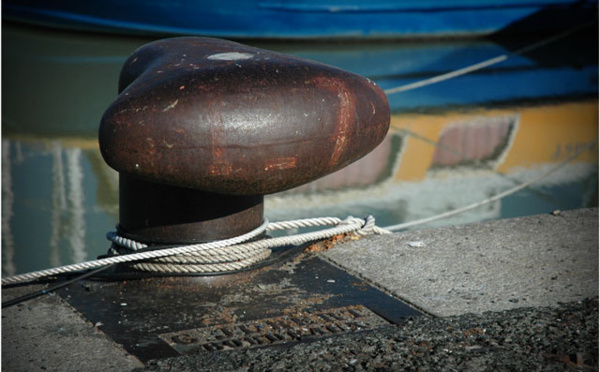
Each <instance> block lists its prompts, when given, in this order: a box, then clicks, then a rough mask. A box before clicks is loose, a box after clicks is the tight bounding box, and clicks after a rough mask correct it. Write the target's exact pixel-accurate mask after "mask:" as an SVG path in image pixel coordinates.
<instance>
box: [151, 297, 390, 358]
mask: <svg viewBox="0 0 600 372" xmlns="http://www.w3.org/2000/svg"><path fill="white" fill-rule="evenodd" d="M388 324H389V323H388V322H387V321H386V320H385V319H383V318H381V317H380V316H378V315H376V314H375V313H373V312H372V311H370V310H369V309H367V308H365V307H364V306H361V305H355V306H346V307H342V308H335V309H327V310H325V311H314V312H312V311H310V312H299V313H295V314H293V315H289V316H279V317H273V318H266V319H260V320H254V321H247V322H239V323H237V324H235V325H217V326H211V327H202V328H195V329H189V330H185V331H180V332H172V333H165V334H161V335H159V337H160V338H161V339H162V340H163V341H165V342H166V343H168V344H169V345H170V346H171V347H172V348H173V349H175V350H177V351H178V352H179V353H181V354H195V353H198V352H203V351H217V350H228V349H238V348H251V347H260V346H270V345H276V344H283V343H290V342H297V341H301V340H302V341H306V340H310V339H312V338H317V337H324V336H330V335H334V334H341V333H347V332H355V331H361V330H369V329H374V328H377V327H380V326H385V325H388Z"/></svg>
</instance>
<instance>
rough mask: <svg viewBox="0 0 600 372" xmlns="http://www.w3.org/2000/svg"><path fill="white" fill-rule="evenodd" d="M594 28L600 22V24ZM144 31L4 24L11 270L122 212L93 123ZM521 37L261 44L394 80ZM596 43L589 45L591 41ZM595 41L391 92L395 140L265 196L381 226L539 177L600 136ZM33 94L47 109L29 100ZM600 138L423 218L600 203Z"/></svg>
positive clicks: (88, 243) (100, 242)
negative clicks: (124, 33)
mask: <svg viewBox="0 0 600 372" xmlns="http://www.w3.org/2000/svg"><path fill="white" fill-rule="evenodd" d="M596 36H597V35H596ZM147 41H149V40H148V39H139V38H117V37H104V36H100V35H86V34H68V33H62V32H46V31H44V32H41V31H40V30H38V29H27V28H8V29H7V31H6V32H5V33H3V57H2V58H3V66H2V68H3V72H4V74H3V77H4V79H3V80H2V86H3V93H4V94H3V111H2V115H3V117H2V125H3V128H2V129H3V140H2V243H3V247H2V253H3V256H2V272H3V275H13V274H16V273H22V272H27V271H32V270H39V269H44V268H47V267H50V266H58V265H61V264H68V263H72V262H80V261H83V260H86V259H90V258H93V257H95V256H97V255H100V254H104V253H105V252H106V250H107V248H108V245H109V244H108V243H107V241H106V240H105V238H104V235H105V233H106V231H108V230H112V229H114V226H115V224H116V223H117V222H118V175H117V173H116V172H114V171H113V170H111V169H110V168H109V167H108V166H107V165H106V164H105V163H104V161H103V160H102V157H101V155H100V152H99V149H98V144H97V139H96V135H97V134H96V133H97V127H98V123H99V121H100V117H101V115H102V113H103V111H104V109H105V108H106V107H107V106H108V105H109V104H110V102H111V101H112V100H113V99H114V98H115V97H116V86H117V80H118V74H119V69H120V67H121V64H122V63H123V62H124V60H125V59H126V58H127V56H128V55H129V53H131V52H132V51H133V50H134V49H135V48H136V47H138V46H140V45H142V44H144V43H145V42H147ZM510 44H511V43H507V42H504V43H503V42H492V41H489V40H468V41H457V42H452V43H450V42H432V43H421V44H417V43H380V44H377V43H376V44H356V45H354V44H339V45H338V44H334V45H324V44H322V45H312V44H310V45H309V44H298V45H289V44H283V43H276V44H272V45H270V44H269V45H262V47H268V48H270V49H275V50H279V51H283V52H286V53H290V54H295V55H299V56H303V57H307V58H312V59H316V60H320V61H323V62H326V63H330V64H333V65H337V66H340V67H342V68H345V69H348V70H351V71H354V72H357V73H360V74H363V75H367V76H369V77H370V78H372V79H373V80H374V81H376V82H377V83H379V84H380V85H381V86H382V87H384V88H388V87H393V86H398V85H402V84H406V83H411V82H414V81H416V80H420V79H423V78H427V77H430V76H433V75H436V74H439V73H443V72H447V71H449V70H452V69H456V68H460V67H464V66H466V65H469V64H473V63H475V62H478V61H481V60H485V59H488V58H491V57H494V56H495V55H499V54H504V53H507V51H509V50H511V46H510ZM590 45H591V47H590ZM595 48H597V39H596V40H592V44H590V43H589V42H588V41H586V40H585V39H584V38H580V37H577V38H575V39H574V40H570V41H565V42H564V43H561V44H560V45H554V46H553V47H552V48H549V49H547V50H546V52H545V53H544V54H543V57H544V58H539V54H538V55H535V56H533V57H528V56H518V57H515V58H514V59H509V60H508V61H506V63H503V64H499V65H498V66H496V67H495V68H493V69H488V70H485V71H481V72H478V73H476V74H473V75H470V76H465V77H462V78H460V79H456V80H453V81H448V82H445V83H443V84H439V85H435V86H430V87H427V88H423V89H422V90H416V91H412V92H404V93H402V94H398V95H394V96H392V97H391V99H390V103H391V105H392V110H393V111H394V115H393V116H392V123H391V129H390V133H389V135H388V136H387V138H386V139H385V140H384V142H383V143H382V144H381V145H380V146H379V147H378V148H377V149H375V151H373V152H372V153H371V154H369V155H367V156H366V157H365V158H363V159H361V160H360V161H359V162H357V163H355V164H352V165H350V166H348V167H347V168H345V169H343V170H341V171H338V172H336V173H334V174H332V175H329V176H327V177H324V178H322V179H319V180H316V181H314V182H312V183H310V184H308V185H303V186H301V187H298V188H296V189H293V190H288V191H285V192H282V193H278V194H275V195H271V196H268V197H267V198H266V215H267V217H268V218H269V219H270V220H272V221H276V220H287V219H293V218H301V217H319V216H337V217H345V216H347V215H355V216H361V217H362V216H365V215H368V214H372V215H374V216H375V218H376V219H377V224H378V225H379V226H388V225H393V224H398V223H402V222H407V221H412V220H416V219H420V218H424V217H429V216H432V215H436V214H439V213H442V212H446V211H449V210H452V209H455V208H459V207H463V206H465V205H468V204H471V203H474V202H479V201H481V200H485V199H487V198H489V197H491V196H493V195H496V194H498V193H500V192H503V191H505V190H507V189H509V188H511V187H514V186H515V185H518V184H520V183H522V182H525V181H528V180H530V179H532V178H534V177H537V176H539V175H541V174H543V173H544V172H546V171H547V170H548V169H550V168H552V167H554V166H556V165H558V164H560V163H561V162H563V161H565V159H567V158H568V157H569V156H571V155H572V154H573V153H575V152H577V151H578V150H579V149H581V148H583V147H584V146H587V145H589V144H590V143H594V142H595V141H596V140H597V138H598V100H597V91H598V85H597V81H598V75H597V74H598V72H597V71H598V62H597V56H598V53H597V49H595ZM31 107H35V109H31ZM597 177H598V147H597V146H595V147H594V148H593V149H592V150H589V151H586V152H585V153H583V154H582V155H581V156H579V157H578V158H577V159H576V160H575V161H573V162H571V163H569V164H568V165H566V166H565V167H563V168H562V169H561V170H560V171H558V172H556V173H554V174H552V175H551V176H549V177H547V178H545V179H543V180H542V181H541V182H539V183H536V184H535V185H533V186H531V187H529V188H527V189H526V190H522V191H520V192H519V193H517V194H515V195H512V196H510V197H507V198H505V199H502V200H500V201H496V202H494V203H491V204H488V205H486V206H484V207H481V208H479V209H476V210H472V211H469V212H467V213H465V214H462V215H459V216H455V217H453V218H450V219H447V220H442V221H438V222H436V223H432V224H429V225H427V226H439V225H444V224H457V223H465V222H474V221H482V220H487V219H494V218H506V217H513V216H521V215H530V214H535V213H547V212H550V211H552V210H554V209H574V208H581V207H588V206H595V205H597V204H598V198H597V194H598V179H597Z"/></svg>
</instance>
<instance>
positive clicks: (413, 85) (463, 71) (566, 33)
mask: <svg viewBox="0 0 600 372" xmlns="http://www.w3.org/2000/svg"><path fill="white" fill-rule="evenodd" d="M593 23H596V21H590V22H587V23H585V24H583V25H580V26H577V27H574V28H572V29H570V30H567V31H564V32H561V33H560V34H557V35H553V36H551V37H549V38H546V39H543V40H541V41H538V42H535V43H533V44H531V45H528V46H526V47H523V48H521V49H518V50H516V51H514V52H512V53H506V54H502V55H500V56H497V57H494V58H490V59H487V60H485V61H482V62H479V63H475V64H473V65H470V66H467V67H463V68H461V69H458V70H455V71H451V72H447V73H445V74H441V75H438V76H434V77H431V78H428V79H425V80H421V81H417V82H414V83H410V84H406V85H401V86H399V87H396V88H390V89H385V90H384V91H383V92H384V93H385V94H387V95H391V94H396V93H400V92H406V91H408V90H413V89H418V88H422V87H425V86H428V85H432V84H436V83H441V82H442V81H446V80H449V79H453V78H455V77H458V76H461V75H465V74H468V73H471V72H474V71H477V70H481V69H484V68H486V67H489V66H492V65H495V64H497V63H500V62H503V61H506V60H507V59H508V58H510V57H512V56H516V55H520V54H525V53H527V52H530V51H532V50H534V49H537V48H539V47H542V46H544V45H547V44H551V43H553V42H555V41H557V40H560V39H562V38H564V37H566V36H569V35H571V34H573V33H575V32H577V31H579V30H582V29H583V28H586V27H588V26H590V25H591V24H593Z"/></svg>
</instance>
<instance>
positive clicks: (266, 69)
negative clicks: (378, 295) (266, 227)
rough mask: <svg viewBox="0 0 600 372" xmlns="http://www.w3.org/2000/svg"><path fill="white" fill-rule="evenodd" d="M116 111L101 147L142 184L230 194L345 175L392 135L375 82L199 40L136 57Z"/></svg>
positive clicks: (167, 44) (162, 45)
mask: <svg viewBox="0 0 600 372" xmlns="http://www.w3.org/2000/svg"><path fill="white" fill-rule="evenodd" d="M119 93H120V94H119V96H118V98H117V99H116V100H115V101H114V102H113V103H112V105H111V106H110V107H109V108H108V109H107V111H106V112H105V114H104V116H103V118H102V122H101V125H100V131H99V140H100V150H101V152H102V155H103V157H104V159H105V161H106V162H107V163H108V164H109V165H110V166H111V167H113V168H114V169H115V170H117V171H119V172H121V173H125V174H127V175H128V176H132V177H135V178H139V179H141V180H145V181H149V182H155V183H159V184H167V185H173V186H179V187H186V188H192V189H197V190H203V191H207V192H213V193H219V194H230V195H262V194H269V193H273V192H279V191H283V190H286V189H289V188H292V187H296V186H299V185H301V184H304V183H307V182H310V181H312V180H315V179H317V178H320V177H322V176H324V175H326V174H329V173H332V172H334V171H336V170H339V169H341V168H343V167H345V166H346V165H348V164H350V163H351V162H353V161H355V160H357V159H359V158H361V157H362V156H364V155H366V154H367V153H368V152H370V151H371V150H372V149H374V148H375V147H376V146H377V145H378V144H379V143H380V142H381V141H382V140H383V138H384V137H385V135H386V133H387V130H388V128H389V122H390V108H389V104H388V101H387V98H386V96H385V94H384V93H383V91H382V90H381V89H380V88H379V87H378V86H377V85H376V84H375V83H374V82H372V81H371V80H369V79H367V78H365V77H362V76H359V75H356V74H353V73H350V72H347V71H344V70H341V69H338V68H335V67H332V66H328V65H324V64H321V63H317V62H313V61H308V60H305V59H301V58H296V57H291V56H287V55H283V54H280V53H275V52H271V51H267V50H262V49H257V48H253V47H249V46H245V45H242V44H238V43H234V42H230V41H225V40H219V39H212V38H200V37H182V38H171V39H163V40H159V41H156V42H153V43H150V44H147V45H145V46H143V47H141V48H140V49H138V50H137V51H135V52H134V53H133V54H132V55H131V56H130V57H129V59H128V60H127V61H126V62H125V65H124V67H123V69H122V71H121V76H120V80H119Z"/></svg>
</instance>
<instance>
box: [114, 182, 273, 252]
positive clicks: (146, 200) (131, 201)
mask: <svg viewBox="0 0 600 372" xmlns="http://www.w3.org/2000/svg"><path fill="white" fill-rule="evenodd" d="M263 202H264V197H263V196H262V195H255V196H254V195H253V196H237V195H236V196H234V195H221V194H215V193H209V192H204V191H199V190H193V189H189V188H183V187H177V186H170V185H164V184H158V183H153V182H147V181H144V180H141V179H138V178H134V177H131V176H128V175H125V174H122V173H121V174H120V175H119V208H120V209H119V219H120V221H119V227H118V229H119V234H120V235H122V236H124V237H126V238H129V239H133V240H136V241H140V242H144V243H145V244H149V245H152V244H155V245H173V244H190V243H191V244H193V243H204V242H209V241H215V240H221V239H227V238H232V237H235V236H238V235H241V234H244V233H246V232H248V231H251V230H253V229H255V228H257V227H258V226H260V224H261V223H262V222H263V218H264V216H263V209H264V208H263V206H264V204H263Z"/></svg>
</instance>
